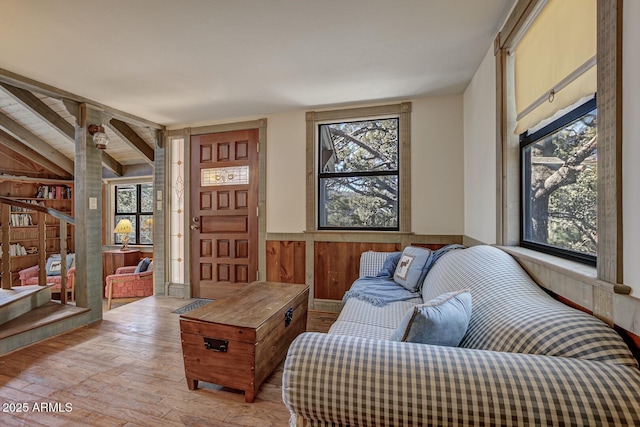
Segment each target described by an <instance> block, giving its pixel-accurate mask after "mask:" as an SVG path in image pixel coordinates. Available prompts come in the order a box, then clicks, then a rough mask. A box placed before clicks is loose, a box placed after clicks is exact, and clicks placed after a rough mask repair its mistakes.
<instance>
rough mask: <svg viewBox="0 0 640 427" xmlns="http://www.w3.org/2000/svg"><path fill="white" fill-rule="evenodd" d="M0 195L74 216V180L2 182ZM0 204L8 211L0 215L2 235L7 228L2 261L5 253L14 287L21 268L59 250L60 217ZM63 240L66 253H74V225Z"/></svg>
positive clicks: (0, 183) (29, 265) (31, 264)
mask: <svg viewBox="0 0 640 427" xmlns="http://www.w3.org/2000/svg"><path fill="white" fill-rule="evenodd" d="M47 181H48V180H47ZM0 195H2V196H5V197H9V198H11V199H13V200H19V201H21V202H24V203H29V204H34V205H40V206H45V207H49V208H53V209H55V210H58V211H61V212H64V213H66V214H67V215H69V216H73V211H74V206H73V203H74V201H73V181H59V182H58V181H51V182H45V183H43V182H38V181H35V180H19V179H18V180H15V181H2V182H0ZM0 206H2V208H3V209H5V210H7V212H3V215H2V217H0V226H1V227H2V235H3V236H4V233H5V229H6V230H8V241H5V239H4V237H3V239H2V245H1V246H0V251H1V253H2V258H3V260H4V259H5V257H7V256H8V260H9V270H10V274H11V279H10V280H11V283H12V285H13V286H16V285H18V284H19V276H18V273H19V272H20V270H23V269H25V268H28V267H31V266H34V265H37V264H38V261H39V259H40V257H42V256H43V257H44V259H46V258H48V257H49V256H50V255H51V254H54V253H59V252H60V239H61V236H60V220H59V219H57V218H54V217H52V216H51V215H47V214H45V213H42V212H36V211H33V210H30V209H29V208H26V207H16V206H8V205H0ZM40 233H44V234H45V238H44V240H41V239H40ZM66 239H67V240H66V245H67V252H75V251H74V243H75V242H74V230H73V227H67V236H66ZM7 247H8V248H9V249H8V251H7V250H6V248H7Z"/></svg>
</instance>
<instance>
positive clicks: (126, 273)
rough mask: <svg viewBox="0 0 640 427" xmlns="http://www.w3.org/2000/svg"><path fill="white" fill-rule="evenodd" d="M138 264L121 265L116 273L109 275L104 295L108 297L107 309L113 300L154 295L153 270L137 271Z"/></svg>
mask: <svg viewBox="0 0 640 427" xmlns="http://www.w3.org/2000/svg"><path fill="white" fill-rule="evenodd" d="M135 270H136V266H135V265H134V266H129V267H120V268H118V269H117V270H116V273H115V274H112V275H110V276H107V278H106V287H105V288H104V296H105V298H107V300H108V302H107V310H111V302H112V301H114V300H118V301H122V302H125V301H133V300H136V299H139V298H143V297H148V296H151V295H153V270H149V271H144V272H142V273H135Z"/></svg>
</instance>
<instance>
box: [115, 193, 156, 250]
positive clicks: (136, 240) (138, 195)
mask: <svg viewBox="0 0 640 427" xmlns="http://www.w3.org/2000/svg"><path fill="white" fill-rule="evenodd" d="M132 185H133V186H135V188H136V205H137V206H136V212H118V187H119V186H120V187H124V186H132ZM143 185H150V186H151V188H152V199H153V183H152V182H137V183H120V184H114V186H113V222H114V224H117V221H116V217H117V216H135V218H136V224H135V229H136V232H135V235H134V237H135V238H134V241H133V242H131V245H135V246H153V241H152V242H151V243H140V242H139V240H140V228H141V224H140V216H141V215H150V216H151V217H152V218H153V216H154V212H153V209H152V210H151V211H150V212H142V210H141V208H142V197H141V196H142V186H143ZM152 202H153V200H152ZM111 238H112V240H113V243H114V244H116V245H117V244H120V243H119V242H116V238H115V233H111ZM152 240H153V239H152Z"/></svg>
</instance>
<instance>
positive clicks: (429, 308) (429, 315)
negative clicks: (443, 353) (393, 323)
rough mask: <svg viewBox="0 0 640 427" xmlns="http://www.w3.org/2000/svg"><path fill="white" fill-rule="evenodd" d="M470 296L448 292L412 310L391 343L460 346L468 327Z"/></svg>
mask: <svg viewBox="0 0 640 427" xmlns="http://www.w3.org/2000/svg"><path fill="white" fill-rule="evenodd" d="M469 319H471V293H470V292H469V291H468V290H461V291H455V292H449V293H446V294H443V295H440V296H439V297H437V298H434V299H432V300H431V301H429V302H426V303H424V304H419V305H416V306H415V307H413V308H411V309H410V310H409V311H408V312H407V314H405V316H404V317H403V319H402V321H401V322H400V325H398V328H397V329H396V330H395V332H394V333H393V334H392V335H391V338H389V339H390V340H391V341H405V342H415V343H420V344H432V345H442V346H449V347H457V346H458V344H460V341H462V338H463V337H464V334H465V333H466V332H467V328H468V327H469Z"/></svg>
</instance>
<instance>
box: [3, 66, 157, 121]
mask: <svg viewBox="0 0 640 427" xmlns="http://www.w3.org/2000/svg"><path fill="white" fill-rule="evenodd" d="M0 82H2V83H7V84H10V85H11V86H16V87H19V88H22V89H26V90H28V91H30V92H37V93H41V94H43V95H46V96H50V97H51V98H56V99H60V100H65V99H70V100H72V101H76V102H78V103H87V104H91V105H92V106H94V107H97V108H98V109H101V110H103V111H104V112H106V113H109V114H111V115H113V116H114V117H117V118H118V119H121V120H124V121H127V122H129V123H135V124H136V125H139V126H143V127H150V128H153V129H158V130H165V129H166V127H165V126H163V125H161V124H158V123H155V122H152V121H150V120H146V119H143V118H141V117H138V116H135V115H133V114H129V113H125V112H124V111H120V110H116V109H115V108H111V107H109V106H108V105H104V104H101V103H99V102H96V101H93V100H91V99H88V98H85V97H82V96H79V95H76V94H73V93H71V92H67V91H65V90H62V89H58V88H57V87H53V86H50V85H48V84H45V83H41V82H39V81H37V80H33V79H30V78H28V77H24V76H21V75H19V74H16V73H12V72H11V71H8V70H5V69H2V68H0Z"/></svg>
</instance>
